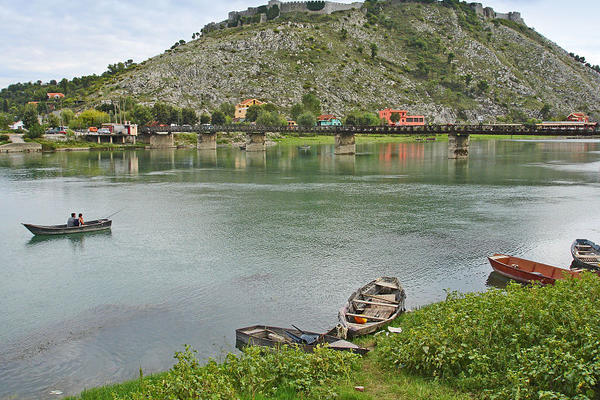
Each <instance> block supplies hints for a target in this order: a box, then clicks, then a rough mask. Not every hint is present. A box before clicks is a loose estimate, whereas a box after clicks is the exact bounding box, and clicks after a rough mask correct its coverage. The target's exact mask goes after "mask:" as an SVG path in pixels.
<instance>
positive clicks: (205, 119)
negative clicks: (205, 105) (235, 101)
mask: <svg viewBox="0 0 600 400" xmlns="http://www.w3.org/2000/svg"><path fill="white" fill-rule="evenodd" d="M221 112H223V111H221ZM200 123H201V124H202V125H204V124H210V114H207V113H202V115H200Z"/></svg>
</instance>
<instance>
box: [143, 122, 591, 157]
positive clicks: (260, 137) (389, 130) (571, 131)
mask: <svg viewBox="0 0 600 400" xmlns="http://www.w3.org/2000/svg"><path fill="white" fill-rule="evenodd" d="M141 132H142V133H145V134H150V135H152V134H157V133H179V132H195V133H198V148H199V149H215V148H216V135H217V133H219V132H240V133H246V134H247V135H248V143H247V146H246V150H247V151H264V149H265V135H266V134H267V133H288V134H289V133H297V134H300V133H311V134H321V135H334V136H335V153H336V154H354V153H355V152H356V146H355V137H354V135H356V134H362V135H438V134H447V135H448V157H449V158H464V157H467V156H468V154H469V142H470V135H475V134H477V135H512V136H526V135H538V136H551V137H556V136H588V137H589V136H595V135H600V130H599V129H598V128H596V129H590V128H589V127H580V126H561V127H540V126H537V125H520V124H514V125H483V124H481V125H453V124H450V125H424V126H349V125H344V126H310V127H300V126H283V127H282V126H260V125H197V126H165V127H143V128H141Z"/></svg>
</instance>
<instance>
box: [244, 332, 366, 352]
mask: <svg viewBox="0 0 600 400" xmlns="http://www.w3.org/2000/svg"><path fill="white" fill-rule="evenodd" d="M235 342H236V343H235V346H236V347H237V348H238V349H242V348H244V347H246V346H263V347H275V348H277V347H280V346H284V345H289V346H298V347H299V348H300V349H302V350H303V351H305V352H307V353H311V352H312V351H313V350H314V349H315V347H316V346H317V345H323V344H324V345H327V347H329V348H330V349H333V350H340V351H350V352H353V353H357V354H361V355H363V354H367V353H368V352H369V350H368V349H365V348H363V347H360V346H357V345H355V344H354V343H350V342H348V341H346V340H343V339H340V338H337V337H335V336H330V335H326V334H319V333H315V332H306V331H300V330H299V329H285V328H279V327H276V326H266V325H253V326H249V327H246V328H240V329H236V330H235Z"/></svg>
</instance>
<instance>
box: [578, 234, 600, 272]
mask: <svg viewBox="0 0 600 400" xmlns="http://www.w3.org/2000/svg"><path fill="white" fill-rule="evenodd" d="M571 255H572V256H573V263H572V264H571V268H585V269H589V270H592V271H599V270H600V246H598V245H597V244H596V243H594V242H592V241H591V240H587V239H575V241H574V242H573V244H571Z"/></svg>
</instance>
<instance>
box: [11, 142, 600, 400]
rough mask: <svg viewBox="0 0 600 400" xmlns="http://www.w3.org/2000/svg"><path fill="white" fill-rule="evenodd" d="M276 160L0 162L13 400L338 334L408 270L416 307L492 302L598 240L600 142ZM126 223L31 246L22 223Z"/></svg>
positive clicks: (323, 151) (131, 155)
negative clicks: (359, 292)
mask: <svg viewBox="0 0 600 400" xmlns="http://www.w3.org/2000/svg"><path fill="white" fill-rule="evenodd" d="M357 151H358V154H357V155H356V156H335V155H334V154H333V146H332V145H320V146H312V148H311V149H310V150H309V151H303V150H301V149H299V148H298V147H296V146H287V145H279V146H275V147H272V148H269V149H268V151H267V152H266V153H258V154H257V153H245V152H242V151H239V150H237V149H225V148H223V149H222V148H219V149H218V150H217V151H216V152H198V151H196V150H152V151H149V150H146V151H127V152H64V153H52V154H39V153H38V154H11V155H2V156H0V218H1V221H2V224H0V238H1V240H0V254H1V258H0V260H1V262H0V265H1V266H0V277H1V279H0V399H2V398H11V399H13V398H18V399H20V398H24V399H29V398H42V399H46V398H47V399H52V398H58V397H60V396H57V395H52V394H50V392H51V391H60V392H62V393H64V394H65V395H66V394H77V393H78V392H80V391H81V390H83V389H84V388H90V387H94V386H97V385H103V384H108V383H116V382H120V381H123V380H126V379H133V378H135V377H136V376H137V375H138V373H139V368H140V367H141V368H142V369H143V370H144V372H145V373H152V372H156V371H161V370H165V369H168V368H169V367H170V366H171V365H172V364H173V362H174V360H173V354H174V352H175V351H179V350H182V349H183V346H184V344H190V345H192V346H193V347H194V348H196V349H197V350H198V355H199V357H201V358H202V359H206V358H207V357H214V358H217V359H220V358H222V357H223V355H224V354H225V353H227V352H229V351H232V349H233V346H234V344H235V337H234V329H235V328H238V327H242V326H247V325H252V324H257V323H266V324H271V325H281V326H290V324H291V323H293V324H295V325H298V326H300V327H303V328H306V329H308V330H318V331H323V330H325V329H328V328H330V327H333V326H334V325H335V323H336V319H337V310H338V309H339V307H341V306H342V304H343V303H344V301H345V300H346V299H347V297H348V296H349V294H350V293H351V292H352V291H353V290H355V289H356V288H357V287H359V286H361V285H363V284H364V283H366V282H368V281H370V280H372V279H374V278H376V277H378V276H384V275H387V276H397V277H398V278H399V279H400V281H401V282H402V284H403V285H404V287H405V290H406V292H407V304H408V307H409V308H415V307H419V306H422V305H426V304H429V303H432V302H435V301H440V300H443V299H444V298H445V293H446V291H447V290H458V291H463V292H471V291H483V290H487V288H488V283H487V282H488V277H489V275H490V271H491V268H490V266H489V265H488V263H487V259H486V256H488V255H490V254H493V253H494V252H503V253H509V254H514V255H518V256H521V257H524V258H530V259H535V260H539V261H541V262H546V263H549V264H554V265H560V266H568V265H569V263H570V261H571V260H570V253H569V246H570V243H571V242H572V241H573V240H574V239H575V238H589V239H592V240H596V241H600V223H599V222H600V214H599V213H598V209H599V207H600V196H599V194H600V191H599V188H600V141H595V140H583V141H575V140H562V141H561V140H548V141H527V140H523V141H518V140H514V141H513V140H484V141H473V142H472V143H471V149H470V157H469V159H468V160H448V159H447V146H446V143H444V142H433V143H429V142H426V143H383V144H381V143H378V144H363V145H358V146H357ZM120 209H123V211H121V212H120V213H119V214H117V215H115V216H114V222H113V228H112V231H111V232H109V233H98V234H88V235H85V236H73V237H58V238H48V239H43V238H33V237H32V235H31V234H30V233H29V232H28V231H27V230H26V229H25V228H24V227H22V226H21V225H20V223H21V222H30V223H38V224H56V223H64V221H66V219H67V216H68V214H70V213H71V212H82V213H83V214H84V216H85V217H87V218H88V219H94V218H96V217H103V216H107V215H109V214H111V213H112V212H114V211H118V210H120Z"/></svg>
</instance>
